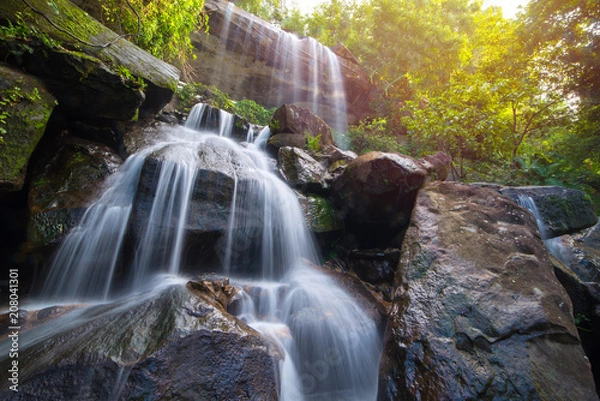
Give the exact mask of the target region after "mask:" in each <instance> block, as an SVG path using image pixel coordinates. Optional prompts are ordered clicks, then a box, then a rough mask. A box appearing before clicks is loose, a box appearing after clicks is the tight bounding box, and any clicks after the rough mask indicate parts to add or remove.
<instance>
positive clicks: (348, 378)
mask: <svg viewBox="0 0 600 401" xmlns="http://www.w3.org/2000/svg"><path fill="white" fill-rule="evenodd" d="M205 111H206V108H205V107H204V106H201V105H199V106H197V108H196V109H194V110H193V112H192V113H191V115H190V118H189V120H188V123H187V126H188V127H191V129H190V128H183V127H182V128H181V129H178V130H175V131H171V132H169V134H168V135H166V136H165V137H164V138H162V139H161V140H160V141H158V142H157V143H156V144H155V145H153V146H151V147H149V148H147V149H145V150H143V151H141V152H139V153H138V154H135V155H133V156H131V157H130V158H128V159H127V161H126V162H125V164H124V165H123V167H122V169H121V170H120V172H119V173H118V174H116V175H115V176H113V177H112V181H111V183H110V185H109V187H108V189H107V190H106V191H105V192H104V195H103V196H102V197H101V198H100V199H98V201H97V202H96V203H94V205H93V206H91V207H90V208H89V210H88V211H87V213H86V214H85V215H84V217H83V219H82V221H81V223H80V224H79V226H78V227H76V228H74V229H73V230H72V231H71V232H70V234H69V235H68V236H67V238H66V239H65V240H64V242H63V243H62V246H61V247H60V249H59V250H58V252H57V254H56V257H55V259H54V262H53V265H52V267H51V270H50V274H49V277H48V279H47V281H46V283H45V286H44V289H43V291H42V294H41V297H40V298H41V299H40V301H43V302H50V301H62V302H81V301H88V302H89V301H103V302H112V300H113V299H115V294H116V289H117V288H119V291H121V292H120V293H119V294H121V295H120V296H121V300H120V301H119V302H123V301H122V299H123V295H122V294H123V291H126V294H129V295H126V296H125V299H127V297H128V296H129V297H132V299H133V298H135V297H137V295H135V294H139V293H142V292H143V291H148V290H149V289H152V288H153V287H154V286H156V278H157V277H161V276H162V275H164V274H170V275H174V276H177V275H180V273H181V272H180V268H181V259H182V255H183V253H184V248H185V244H186V235H187V228H188V222H189V218H190V213H191V212H190V204H191V198H192V194H193V192H194V190H195V187H194V185H195V183H196V179H197V174H198V168H199V166H201V165H202V162H203V161H205V160H204V158H205V157H207V156H206V155H207V154H209V153H208V152H206V151H205V149H207V147H216V148H215V149H217V150H218V153H219V154H220V162H221V163H222V162H226V167H225V169H226V170H227V171H228V172H229V173H230V174H231V175H233V176H234V178H235V179H234V191H233V199H232V200H231V207H230V210H229V222H228V227H227V230H226V232H225V233H224V234H223V238H224V241H222V243H223V244H224V245H223V246H224V249H222V250H221V251H220V254H221V255H222V256H223V257H222V271H221V273H223V274H225V275H227V276H231V277H232V282H233V283H234V284H235V285H239V286H241V287H242V288H244V291H242V293H240V295H239V296H240V299H239V306H238V311H237V314H238V317H239V318H240V319H242V320H243V321H245V322H247V323H248V324H249V325H250V326H251V327H253V328H254V329H256V330H257V331H259V332H260V333H262V334H263V336H265V337H266V338H269V339H271V340H272V342H273V343H274V344H276V345H277V346H278V347H279V348H280V350H281V354H282V355H284V356H285V358H284V359H283V360H282V362H281V366H280V399H281V400H283V401H302V400H306V401H313V400H339V401H342V400H343V401H369V400H375V399H376V396H377V378H378V364H379V356H380V353H381V347H382V345H381V338H380V335H379V333H378V330H377V327H376V324H375V322H374V321H373V320H372V319H371V318H370V317H369V316H368V315H367V313H366V312H365V311H364V310H363V309H362V307H361V305H360V304H359V303H357V301H356V300H354V299H353V298H352V296H350V295H349V294H348V293H347V292H346V291H345V290H344V289H343V288H342V287H340V286H339V285H338V284H337V283H336V282H335V281H334V280H333V279H332V278H331V277H330V276H329V275H328V274H327V273H325V272H323V271H321V270H319V269H317V268H315V267H314V265H313V263H317V262H318V259H319V258H318V255H317V252H316V251H315V246H314V244H313V241H312V238H311V235H310V234H309V232H308V231H307V229H306V225H305V222H304V220H303V215H302V212H301V209H300V206H299V203H298V200H297V197H296V195H295V193H294V192H293V191H292V190H291V189H290V188H289V187H288V186H287V185H286V184H285V183H283V182H282V181H281V180H279V179H278V178H277V177H276V176H275V175H274V174H273V173H272V172H271V171H270V168H269V166H270V163H269V162H268V159H267V157H266V155H265V154H264V152H263V151H262V150H261V149H260V148H259V146H257V145H256V143H258V144H262V143H264V141H265V138H266V137H267V136H268V132H267V131H264V132H262V133H261V134H259V135H258V137H257V139H256V143H255V144H249V145H247V146H245V147H243V146H240V145H238V144H236V143H234V142H233V141H232V140H231V139H228V138H227V136H229V135H230V133H231V129H232V127H233V125H232V123H231V121H232V118H229V117H228V116H226V115H221V116H220V118H219V121H220V126H219V127H218V128H214V129H212V130H209V129H208V128H207V127H206V124H209V126H210V121H212V119H211V118H209V117H208V116H207V115H206V113H205ZM224 125H226V126H225V127H224ZM250 137H253V135H249V138H250ZM149 157H155V158H157V159H158V160H160V161H161V165H160V168H159V169H157V172H156V178H155V180H156V186H155V193H154V194H153V195H154V196H153V203H152V206H151V208H150V211H149V213H148V215H147V218H146V220H145V221H143V222H137V223H138V224H140V226H141V227H142V228H141V236H140V239H139V241H138V242H137V244H136V249H135V251H134V253H133V255H134V256H133V259H132V262H131V264H130V265H129V266H128V267H127V269H128V270H129V271H128V275H125V277H129V279H128V281H127V283H123V282H119V281H120V280H116V279H115V277H116V270H118V266H119V261H120V258H122V251H123V248H124V247H126V246H127V245H126V244H127V243H126V238H125V237H126V232H127V230H128V227H129V225H130V224H131V221H130V220H132V219H131V215H132V208H133V207H134V202H135V198H136V191H138V188H139V187H138V186H139V181H140V175H141V173H142V170H143V169H144V165H145V163H146V161H147V158H149ZM241 177H244V179H242V178H241ZM248 177H251V179H249V178H248ZM122 277H123V275H122ZM124 284H125V285H124ZM125 380H126V378H120V379H119V383H123V382H124V381H125Z"/></svg>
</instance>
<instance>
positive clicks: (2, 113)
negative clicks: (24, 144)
mask: <svg viewBox="0 0 600 401" xmlns="http://www.w3.org/2000/svg"><path fill="white" fill-rule="evenodd" d="M41 99H42V97H41V96H40V91H39V90H38V88H33V90H32V91H31V92H23V90H22V89H21V87H20V86H14V87H12V88H7V89H3V90H2V91H0V109H1V110H0V144H4V137H3V135H5V134H6V133H7V131H6V128H4V126H5V125H6V122H7V120H8V118H9V117H10V113H9V112H8V111H7V109H9V108H11V107H13V106H14V105H15V104H17V103H19V102H21V101H28V102H32V103H33V102H36V101H38V100H41Z"/></svg>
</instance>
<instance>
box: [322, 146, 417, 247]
mask: <svg viewBox="0 0 600 401" xmlns="http://www.w3.org/2000/svg"><path fill="white" fill-rule="evenodd" d="M426 177H427V172H426V170H425V169H424V168H422V167H421V166H420V165H419V164H418V163H417V161H416V160H415V159H413V158H411V157H408V156H402V155H399V154H395V153H382V152H370V153H367V154H364V155H361V156H359V157H358V158H356V159H355V160H354V161H352V162H350V163H349V164H348V166H347V167H346V169H345V170H344V172H343V173H342V174H340V175H339V176H337V177H336V178H335V179H334V180H333V182H332V185H331V188H332V193H333V199H334V202H335V205H336V207H337V208H338V209H339V210H340V211H341V213H342V214H343V216H344V218H345V220H346V222H347V223H348V224H349V225H350V229H351V231H353V232H354V233H355V234H356V235H357V236H359V237H361V241H363V242H366V244H365V245H364V246H363V247H369V245H371V246H372V244H377V243H380V242H382V241H383V240H382V237H383V238H386V237H390V238H391V237H393V236H395V235H396V234H397V232H398V231H399V230H400V229H401V228H402V227H403V226H405V225H407V224H408V219H409V217H410V213H411V210H412V207H413V204H414V200H415V197H416V194H417V191H418V190H419V188H421V186H422V185H423V183H424V182H425V180H426ZM352 225H354V228H352ZM384 246H385V245H384Z"/></svg>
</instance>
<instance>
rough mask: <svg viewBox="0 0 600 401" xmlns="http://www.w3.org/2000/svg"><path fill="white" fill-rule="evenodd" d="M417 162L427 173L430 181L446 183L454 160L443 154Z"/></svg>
mask: <svg viewBox="0 0 600 401" xmlns="http://www.w3.org/2000/svg"><path fill="white" fill-rule="evenodd" d="M417 162H418V163H419V164H420V165H421V166H422V167H423V168H424V169H425V170H426V171H427V177H428V181H444V180H445V179H446V178H447V177H448V174H449V173H450V169H451V168H452V158H451V157H450V156H449V155H447V154H446V153H443V152H437V153H436V154H434V155H431V156H425V157H423V158H421V159H419V160H417Z"/></svg>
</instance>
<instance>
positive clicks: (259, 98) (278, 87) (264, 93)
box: [190, 0, 376, 127]
mask: <svg viewBox="0 0 600 401" xmlns="http://www.w3.org/2000/svg"><path fill="white" fill-rule="evenodd" d="M228 4H229V3H226V2H220V1H214V0H206V1H205V2H204V7H205V12H206V13H207V14H208V15H209V16H210V18H209V21H208V26H209V34H207V33H205V32H204V31H198V32H195V33H193V34H192V43H193V45H194V47H195V51H194V54H195V55H196V58H195V59H194V60H192V61H191V62H190V65H191V68H192V69H193V71H194V72H195V73H196V74H197V76H198V77H200V79H203V78H202V77H205V78H204V79H206V82H204V83H207V84H210V85H215V86H217V87H218V88H219V89H221V90H222V91H224V92H227V93H229V95H230V96H231V97H232V98H235V99H252V100H254V101H256V102H257V103H259V104H261V105H263V106H265V107H279V106H281V105H282V104H284V103H295V104H300V105H303V106H304V107H307V106H308V104H307V103H311V102H315V103H316V107H317V108H318V109H319V112H318V113H317V114H319V116H321V117H322V118H323V119H324V120H325V121H327V122H328V124H329V125H330V126H332V127H335V121H336V119H337V116H338V114H339V109H340V108H341V107H340V105H339V103H340V99H339V96H338V95H339V94H336V93H333V91H332V90H330V89H329V87H330V84H331V82H330V79H328V78H329V74H328V75H327V76H325V75H323V74H321V75H320V76H319V78H318V79H319V90H318V93H313V92H312V91H310V90H309V89H307V88H308V87H309V81H310V80H311V79H312V80H313V81H314V80H315V75H314V74H313V73H314V72H315V68H317V69H318V71H329V65H328V64H327V63H328V62H329V60H327V59H328V58H329V57H322V59H317V60H315V59H314V58H312V57H310V55H311V54H314V52H315V51H316V50H319V47H318V46H317V47H316V48H315V42H314V40H313V39H309V38H297V37H295V36H293V35H291V34H289V33H287V32H284V31H282V30H280V29H278V28H276V27H275V26H273V25H271V24H269V23H267V22H265V21H263V20H260V19H258V18H257V17H255V16H253V15H250V14H249V13H246V12H245V11H243V10H241V9H239V8H237V7H231V8H228ZM228 16H229V17H230V18H227V17H228ZM292 47H295V48H296V49H298V50H299V51H298V52H297V54H296V55H295V56H294V55H292V54H290V53H289V51H290V50H292ZM333 50H334V52H335V53H336V54H338V57H337V60H336V61H337V63H338V64H339V68H340V72H341V75H342V76H343V82H342V83H341V84H343V85H344V88H345V93H346V99H345V103H346V104H345V105H341V106H342V107H343V106H345V108H346V109H347V112H348V119H349V122H350V123H351V124H355V123H358V121H360V120H361V119H363V118H364V117H365V116H367V115H369V114H372V110H371V107H370V103H371V102H372V100H373V99H374V98H375V95H376V89H375V87H374V86H373V85H372V84H371V81H370V79H369V76H368V74H367V73H366V71H365V69H364V68H363V67H362V66H360V65H359V64H358V63H357V62H356V59H355V58H354V57H349V56H347V54H348V53H349V52H347V49H346V51H345V52H344V54H343V55H342V56H339V54H342V52H341V51H337V52H336V50H335V49H333ZM319 53H327V54H329V56H330V57H331V58H336V56H335V54H333V52H329V51H327V50H326V49H321V51H320V52H319ZM292 62H296V63H297V68H296V71H297V74H296V75H297V77H296V79H293V78H292V75H293V71H292V70H293V67H291V65H292V64H291V63H292ZM286 64H287V67H286Z"/></svg>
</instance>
